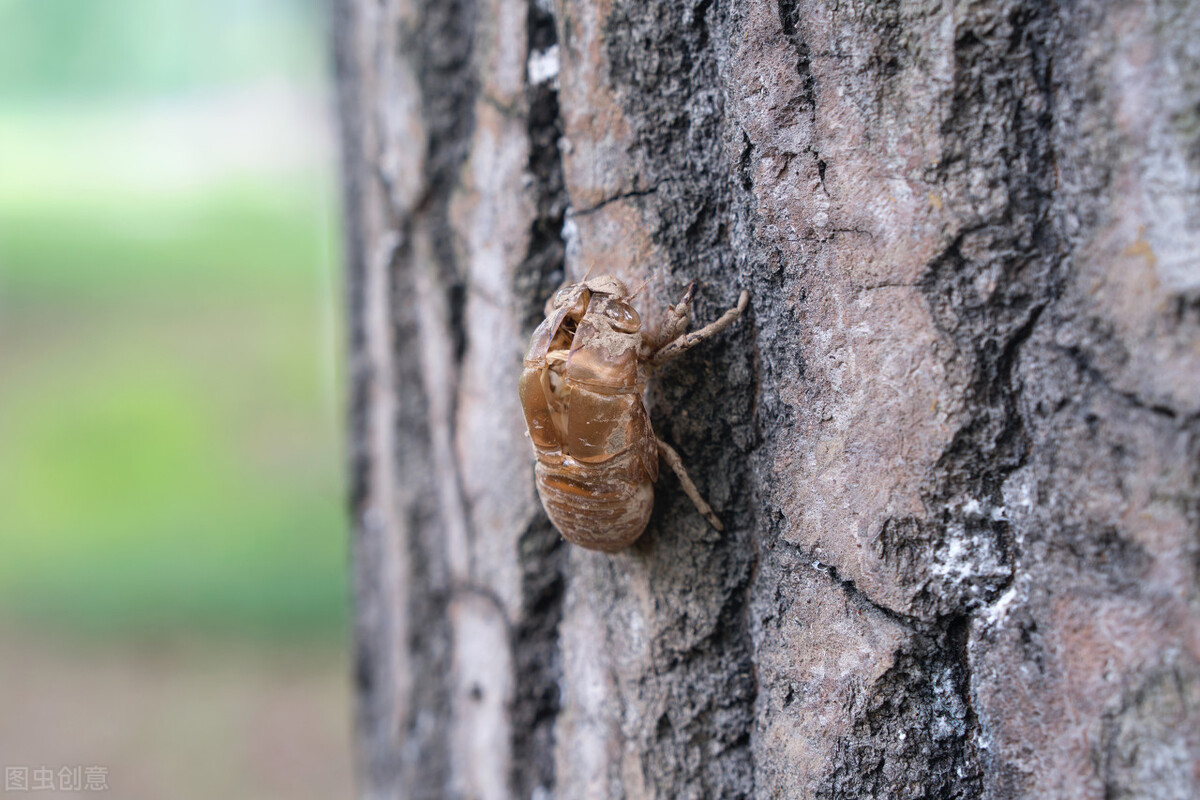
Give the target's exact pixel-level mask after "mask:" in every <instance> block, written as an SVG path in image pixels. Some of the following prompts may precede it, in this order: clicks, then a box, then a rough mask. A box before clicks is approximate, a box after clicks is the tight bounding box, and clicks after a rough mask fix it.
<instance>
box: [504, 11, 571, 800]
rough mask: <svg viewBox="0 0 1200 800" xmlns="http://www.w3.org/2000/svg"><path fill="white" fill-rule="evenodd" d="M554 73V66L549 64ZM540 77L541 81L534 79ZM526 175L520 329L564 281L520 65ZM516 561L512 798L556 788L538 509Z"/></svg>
mask: <svg viewBox="0 0 1200 800" xmlns="http://www.w3.org/2000/svg"><path fill="white" fill-rule="evenodd" d="M525 30H526V43H527V48H528V52H527V54H526V56H527V57H526V63H528V62H529V60H530V59H545V60H547V61H549V62H550V63H553V61H554V59H555V58H556V55H555V54H556V53H557V48H558V34H557V29H556V27H555V20H554V17H553V15H552V14H551V13H550V11H549V10H548V5H547V4H545V3H543V2H539V0H529V3H528V8H527V14H526V20H525ZM550 73H553V70H550ZM535 78H540V79H539V80H536V81H535V80H534V79H535ZM526 80H527V82H526V89H525V99H526V115H527V116H526V130H527V134H528V137H529V161H528V167H527V169H528V174H529V176H530V178H531V179H532V187H531V189H530V191H531V192H532V194H533V198H534V202H535V204H536V214H535V216H534V219H533V221H532V223H531V225H530V235H529V245H528V249H527V251H526V253H525V258H524V259H523V260H522V262H521V264H520V265H519V266H518V268H517V270H516V274H515V280H514V287H513V293H514V295H515V297H516V298H517V301H518V303H519V304H520V305H519V307H518V314H519V320H520V322H521V329H522V332H523V333H526V334H529V333H532V331H533V328H534V327H536V326H537V324H538V322H540V320H541V317H542V313H543V312H542V308H543V306H544V304H545V301H546V298H547V297H549V295H550V294H551V293H552V292H553V291H554V290H555V289H556V288H557V287H558V285H559V284H560V283H561V282H562V280H563V275H564V258H565V254H566V246H565V243H564V241H563V236H562V226H563V215H564V212H565V210H566V206H567V195H566V189H565V187H564V183H563V172H562V154H561V153H560V152H559V141H560V139H561V137H562V120H561V118H560V110H559V105H558V88H557V86H558V83H557V76H556V75H554V74H543V75H530V73H529V70H527V71H526ZM517 548H518V553H517V557H518V560H519V563H520V565H521V615H520V618H519V619H518V621H517V624H516V626H515V630H514V641H513V655H514V665H513V668H514V670H515V674H514V676H513V677H514V684H515V685H514V689H513V701H512V751H513V761H512V763H513V774H512V778H511V782H512V789H513V796H514V797H517V798H530V797H543V796H552V795H553V792H554V788H555V758H554V729H555V724H556V722H557V719H558V713H559V709H560V705H561V698H560V695H559V683H560V682H561V680H562V654H561V652H560V649H559V638H558V632H559V623H560V622H561V621H562V617H563V595H564V591H565V588H566V561H567V549H566V546H565V544H564V542H563V540H562V537H561V536H560V535H559V533H558V531H556V530H555V529H554V527H553V526H552V525H550V522H549V520H547V519H546V518H545V517H544V516H542V515H538V517H537V518H536V519H535V520H533V521H532V522H531V523H530V524H529V526H528V527H527V528H526V529H525V531H524V532H523V533H522V534H521V536H520V537H519V538H518V540H517Z"/></svg>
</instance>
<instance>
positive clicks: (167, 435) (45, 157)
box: [0, 0, 349, 797]
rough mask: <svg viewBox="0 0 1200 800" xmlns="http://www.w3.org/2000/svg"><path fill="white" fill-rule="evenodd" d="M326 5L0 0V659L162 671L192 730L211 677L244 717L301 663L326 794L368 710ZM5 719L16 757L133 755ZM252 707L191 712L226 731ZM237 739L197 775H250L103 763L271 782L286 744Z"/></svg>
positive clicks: (5, 739)
mask: <svg viewBox="0 0 1200 800" xmlns="http://www.w3.org/2000/svg"><path fill="white" fill-rule="evenodd" d="M326 24H327V20H326V10H325V8H324V6H323V4H322V3H320V2H316V0H0V625H2V626H3V630H4V634H3V638H2V639H0V657H2V658H3V662H4V663H3V664H2V665H0V669H3V670H7V672H0V684H11V683H12V680H15V679H16V678H15V677H14V675H13V673H12V671H13V670H17V671H21V670H24V672H21V675H22V676H23V677H22V678H21V680H24V681H26V682H28V681H30V680H33V681H35V682H36V681H37V680H42V681H44V682H45V681H49V680H50V678H48V677H45V676H51V675H57V677H56V678H54V680H56V681H57V683H47V685H45V686H44V687H42V689H41V690H40V691H44V692H46V693H53V692H56V691H57V692H59V693H62V692H67V693H68V694H70V692H71V691H73V690H74V689H73V686H74V688H78V685H79V681H80V680H83V679H82V678H81V677H80V675H75V674H74V673H72V672H71V671H70V669H71V667H69V665H70V664H75V665H76V666H75V667H74V668H76V669H77V670H80V671H86V670H88V668H89V666H94V665H96V664H109V665H110V666H111V667H112V668H111V673H112V675H113V676H114V677H117V676H119V680H118V684H120V686H123V687H124V688H123V689H122V688H119V687H118V686H112V687H108V689H104V688H103V687H101V688H99V689H97V687H95V686H93V685H92V684H91V683H88V685H89V686H90V687H91V688H90V689H89V694H88V695H87V696H86V698H84V697H82V696H81V700H80V703H79V705H81V706H83V708H80V709H76V711H77V712H78V715H79V717H80V718H82V717H86V716H87V715H88V713H89V708H88V702H102V701H98V700H97V699H96V694H97V692H99V693H101V694H103V693H105V692H108V693H109V695H110V696H120V692H121V691H125V692H128V693H129V695H130V699H129V701H128V702H127V703H125V706H124V707H126V708H129V707H130V706H131V705H132V706H133V707H137V706H138V701H137V700H136V699H134V698H139V697H140V698H145V697H151V698H154V697H159V695H155V694H154V693H155V692H159V693H160V695H161V698H160V700H161V702H158V701H155V702H147V703H146V705H147V713H148V714H149V715H150V718H149V719H148V720H145V721H144V722H145V723H146V724H151V723H153V724H156V725H162V724H171V723H170V720H174V721H175V723H178V722H179V719H180V718H181V715H182V718H183V719H184V728H185V729H188V730H191V729H190V728H187V724H186V720H187V719H188V716H187V715H188V714H189V713H191V711H189V709H191V706H190V705H188V704H189V703H194V702H197V700H196V697H195V696H196V694H197V692H200V693H201V694H202V695H203V693H205V692H206V693H207V695H204V697H207V700H206V701H205V702H206V703H207V704H208V707H209V708H210V709H211V708H212V707H214V705H215V706H216V707H219V706H220V701H219V698H221V697H225V698H232V697H243V698H246V699H244V701H243V702H242V709H241V711H240V712H239V713H242V712H244V711H245V708H244V707H245V705H246V704H247V703H249V704H250V705H253V704H254V703H256V702H259V701H260V700H261V699H262V698H261V697H257V696H256V692H253V691H250V690H249V689H248V688H247V687H249V686H258V687H273V688H263V689H262V690H261V691H259V692H257V695H261V694H263V693H266V694H270V693H271V692H272V691H275V690H276V689H278V687H277V686H274V684H275V683H281V684H282V685H293V684H294V683H295V681H300V682H301V683H302V684H304V685H305V686H306V687H307V689H306V690H305V691H306V693H307V694H308V695H319V698H317V699H315V700H314V699H312V698H311V697H310V698H309V699H308V700H303V701H297V700H296V698H295V697H291V699H290V700H289V701H288V702H289V703H291V708H292V710H293V712H294V709H295V706H296V704H297V702H299V703H300V704H301V705H303V703H304V702H310V703H313V704H314V705H313V709H312V710H313V715H314V716H313V718H312V719H311V720H308V722H307V723H305V722H304V721H296V720H293V721H292V722H290V723H289V725H287V726H284V727H285V728H290V727H300V728H303V727H304V726H305V725H306V724H307V725H309V726H320V725H325V726H327V727H329V728H330V731H329V733H328V736H327V737H326V738H321V737H320V736H318V737H316V740H314V741H313V742H311V744H312V746H313V747H315V748H325V749H329V748H333V749H334V750H335V751H336V752H330V753H326V754H323V755H321V756H319V757H320V758H322V759H323V760H324V761H325V762H326V763H327V764H332V766H331V767H330V770H329V771H328V774H327V775H326V774H324V773H322V776H323V777H322V778H321V780H327V781H329V782H330V783H328V784H322V783H320V781H316V785H318V786H319V787H324V788H321V789H320V791H321V792H322V794H314V795H313V796H329V790H328V786H341V783H340V782H342V781H345V780H348V779H347V778H346V766H345V764H346V761H347V755H346V752H345V750H346V744H345V735H344V730H343V729H344V728H345V727H347V726H348V724H349V722H348V720H349V709H348V702H349V701H348V699H347V697H348V692H347V691H346V688H345V686H344V683H345V680H344V674H345V673H344V657H343V656H342V655H341V653H342V652H343V651H344V649H345V636H346V633H345V631H346V628H347V623H346V620H347V614H348V609H347V587H346V524H345V521H344V517H343V502H342V496H343V492H342V474H341V467H342V463H343V462H342V449H341V440H340V437H341V422H340V420H341V403H342V400H341V389H340V384H339V380H340V375H341V367H340V364H339V358H340V348H341V337H340V331H341V323H340V319H339V313H340V306H339V300H340V298H339V280H338V276H337V268H336V263H337V257H338V252H339V244H338V232H337V213H338V212H337V200H338V195H337V189H336V169H335V147H334V144H333V135H332V131H333V129H334V126H333V122H332V119H331V110H332V99H331V94H330V86H329V78H328V74H327V73H328V64H329V58H328V55H327V48H326V38H327V37H326ZM198 653H203V654H204V656H203V657H202V658H198V656H197V654H198ZM213 653H218V655H217V656H214V655H213ZM221 654H223V655H221ZM213 658H216V659H217V661H213ZM38 659H43V660H47V664H45V665H43V666H42V667H41V668H39V667H38ZM164 659H165V661H164ZM164 664H166V665H167V666H165V667H164ZM280 664H285V665H288V666H287V667H286V669H285V672H286V673H287V675H290V676H291V678H290V679H291V680H292V681H293V683H292V684H289V683H288V682H287V680H284V679H282V678H281V679H280V681H275V680H274V676H275V673H276V672H278V671H279V669H280ZM122 665H124V666H122ZM148 665H149V666H148ZM197 665H199V666H197ZM63 669H66V670H67V671H66V672H62V671H61V670H63ZM145 669H149V670H150V672H149V673H148V675H150V676H153V675H159V674H165V675H167V676H168V677H169V678H170V680H167V681H166V682H165V683H164V682H163V681H161V680H160V681H158V682H157V683H155V682H154V680H155V679H154V678H153V677H147V678H146V680H144V681H139V680H136V679H135V678H136V677H137V674H138V670H145ZM56 670H59V671H58V672H56ZM155 670H157V672H155ZM131 671H132V677H131ZM264 671H265V672H264ZM81 674H82V673H81ZM87 674H88V676H89V677H88V681H92V680H93V679H94V678H95V676H96V675H97V674H104V670H103V669H97V670H92V671H90V672H88V673H87ZM39 675H40V676H43V677H41V678H39V677H38V676H39ZM73 675H74V677H72V676H73ZM213 675H224V676H225V684H223V687H224V688H222V685H221V684H220V682H218V683H217V684H213V682H212V680H211V677H212V676H213ZM6 678H8V679H12V680H6ZM72 681H75V684H72ZM172 681H175V682H174V683H172ZM189 681H190V683H189ZM122 682H123V683H122ZM197 682H199V683H197ZM239 682H240V683H239ZM306 682H307V683H306ZM198 685H199V686H203V687H204V688H203V689H202V690H201V689H197V686H198ZM148 686H149V688H147V687H148ZM10 689H11V687H10ZM22 691H23V694H22V696H23V697H24V696H26V695H28V694H29V692H25V691H24V690H22ZM31 691H33V693H34V695H36V692H37V691H38V690H37V689H36V688H35V689H34V690H31ZM222 691H224V694H222ZM147 692H148V693H149V694H147ZM114 693H115V695H114ZM322 693H323V694H322ZM185 695H186V697H185ZM31 696H32V695H31ZM289 697H290V695H289ZM88 698H90V700H89V699H88ZM176 699H178V700H179V701H180V703H181V705H179V707H178V708H175V709H174V711H171V710H170V709H169V708H168V709H164V707H163V704H164V703H165V704H166V705H167V706H168V707H170V706H171V704H172V703H173V702H174V701H175V700H176ZM279 702H280V703H283V702H284V701H283V700H280V701H279ZM13 703H17V701H16V700H14V699H13V698H9V697H6V696H5V695H4V694H3V691H2V690H0V707H4V708H5V709H6V711H9V712H11V708H12V705H13ZM18 705H19V704H18ZM229 705H230V708H237V707H238V704H237V703H236V702H233V701H232V700H230V703H229ZM22 707H24V706H22ZM193 710H194V709H193ZM276 710H278V709H276ZM92 711H94V712H95V713H97V714H99V713H108V712H105V711H104V710H103V708H100V707H94V708H92ZM270 711H271V710H270V709H268V710H267V712H266V713H268V714H269V713H270ZM26 713H27V714H28V715H29V716H30V717H35V716H37V715H39V714H41V713H42V712H39V711H37V706H30V707H29V709H28V710H27V712H26ZM63 713H67V712H63ZM289 713H292V712H289ZM343 715H344V716H343ZM210 716H211V714H210ZM5 717H6V719H5V721H4V722H3V728H0V760H3V761H4V762H5V764H13V763H18V764H19V763H22V762H20V761H19V759H21V758H24V759H28V760H32V762H33V764H34V765H36V764H38V763H42V762H49V763H57V762H56V761H55V759H56V758H57V759H58V761H62V759H64V758H66V757H67V755H66V753H75V754H76V755H75V756H72V757H77V758H83V759H85V760H86V761H87V763H107V762H105V761H104V759H106V758H107V759H109V760H113V759H117V760H118V761H119V759H120V758H121V757H123V756H121V755H120V754H119V753H117V754H114V753H115V752H116V751H110V750H111V749H110V750H104V748H101V752H95V748H93V751H91V752H84V751H83V750H80V749H79V747H82V746H83V745H80V744H79V743H70V742H68V741H66V740H65V739H64V738H63V737H64V736H66V737H69V735H70V734H69V733H65V732H63V731H62V730H58V731H57V732H55V733H53V734H47V737H46V739H45V740H44V741H43V742H42V744H41V745H40V746H41V747H42V748H43V750H50V751H51V752H37V751H36V747H37V741H39V740H37V739H36V737H34V742H33V743H32V744H31V743H30V741H29V738H28V736H26V735H25V734H27V733H29V731H30V730H31V729H32V727H33V726H35V723H36V724H40V723H38V721H37V720H35V719H32V718H29V719H27V718H23V717H21V715H20V714H14V713H7V714H6V715H5ZM238 719H240V718H239V717H237V715H236V714H234V715H233V716H231V717H230V718H229V719H224V720H215V721H214V720H213V719H209V718H207V717H205V718H204V720H206V721H202V724H201V723H198V725H199V727H198V728H196V730H193V731H192V733H194V734H196V735H198V736H200V738H201V739H202V740H205V741H207V739H205V737H208V738H210V739H212V741H213V747H216V748H221V747H233V744H232V743H231V742H232V740H231V739H230V737H231V736H233V738H234V739H235V740H236V739H237V736H240V735H242V734H245V733H246V732H245V728H246V727H247V725H249V726H250V727H253V725H251V724H250V723H245V721H244V720H242V721H241V722H239V721H238ZM68 723H69V721H68ZM75 723H76V726H77V727H78V726H79V725H80V724H81V723H80V719H76V720H75ZM293 723H294V724H293ZM134 725H135V727H136V722H135V723H134ZM205 726H207V727H205ZM333 726H337V728H336V730H334V729H333ZM85 727H86V726H85ZM268 727H269V726H268ZM10 728H11V729H12V730H10ZM230 731H240V732H241V733H238V734H231V733H230ZM125 733H129V734H130V735H134V734H135V733H136V731H132V732H131V731H125ZM308 733H309V734H311V733H312V731H311V730H309V731H308ZM180 735H181V736H182V737H183V738H184V739H187V738H188V735H187V734H185V733H183V732H181V733H180ZM246 735H249V734H246ZM275 735H278V733H276V734H275ZM135 738H136V737H135ZM193 738H194V737H193ZM310 738H311V737H310ZM238 741H240V740H238ZM247 741H249V740H247ZM192 744H193V745H195V742H194V741H193V742H192ZM237 747H238V748H240V749H239V752H238V753H232V752H231V753H227V754H226V755H227V756H228V757H229V759H232V760H231V761H228V759H227V761H228V763H226V762H225V761H222V760H221V759H222V758H223V756H221V755H219V754H218V755H213V754H209V755H210V756H212V758H215V759H216V760H215V763H216V764H217V765H218V766H217V767H216V768H213V769H208V770H206V771H205V773H206V774H208V773H213V775H210V777H213V780H215V779H216V778H215V777H214V776H215V774H216V772H219V771H220V769H222V768H221V767H220V766H219V765H220V764H225V766H224V768H223V769H224V770H225V773H223V774H222V776H221V780H225V781H232V783H228V784H226V783H211V782H206V780H205V779H202V778H199V777H197V778H194V779H193V780H192V781H191V782H190V783H189V785H188V786H187V787H183V786H179V785H176V786H173V787H172V788H171V790H170V791H166V793H165V794H164V791H165V790H164V788H163V786H162V785H161V782H160V783H155V779H154V778H153V774H154V770H153V769H152V768H151V766H150V765H149V763H148V760H147V759H145V758H143V759H142V760H141V761H140V762H139V763H138V764H137V765H135V766H129V767H128V768H125V769H122V768H119V767H118V766H114V767H113V770H112V773H113V777H112V779H111V780H110V784H113V783H116V784H118V785H119V787H118V788H120V787H123V788H124V789H125V790H126V791H125V792H119V794H121V795H122V796H130V797H133V796H141V795H139V793H138V792H139V791H144V793H145V794H144V796H171V797H188V796H211V794H206V792H208V793H211V792H215V791H232V792H233V794H234V796H263V797H266V796H275V795H274V794H272V792H273V791H274V789H272V788H271V787H272V786H274V785H275V784H272V783H271V781H272V780H275V779H276V776H275V775H274V772H276V771H286V770H287V769H288V767H286V766H281V767H279V768H278V769H275V768H272V767H270V766H269V765H270V764H273V763H274V762H273V761H272V760H271V758H265V759H264V758H258V759H253V758H250V757H249V756H246V755H245V754H244V753H243V752H242V751H244V750H246V749H247V748H250V749H253V743H251V744H245V746H242V745H238V746H237ZM72 748H75V749H72ZM56 753H58V754H60V755H57V756H56ZM173 757H174V756H172V755H170V754H168V753H164V754H162V755H161V758H159V759H158V762H156V763H166V764H170V763H173V762H172V758H173ZM197 757H200V756H197ZM314 757H317V756H316V754H314ZM307 758H309V756H308V755H306V754H305V753H304V752H298V753H297V754H296V758H295V759H292V760H295V761H297V762H299V761H304V760H305V759H307ZM211 760H212V759H211V758H210V761H211ZM292 760H289V759H284V762H281V763H283V764H285V765H286V764H291V763H292ZM264 764H267V766H264ZM239 765H240V766H239ZM172 769H173V770H174V772H173V773H172V774H178V773H179V771H180V768H179V767H178V765H176V766H175V767H173V768H172ZM256 770H257V771H259V772H264V774H265V777H264V775H259V777H258V778H255V777H254V775H253V774H252V773H255V772H256ZM241 772H244V773H246V774H245V775H244V776H242V777H241V778H238V777H237V775H239V774H240V773H241ZM122 780H124V781H125V783H122ZM256 780H257V781H259V782H258V783H255V782H254V781H256ZM239 781H241V782H239ZM246 781H249V783H246ZM264 781H265V782H264ZM308 783H309V784H314V781H313V780H309V781H308ZM281 785H282V784H281ZM139 786H140V787H141V789H140V790H139V789H138V787H139ZM239 787H240V788H239ZM247 787H253V788H247ZM343 788H344V789H345V791H344V792H338V794H348V793H349V789H348V786H345V787H343ZM243 790H244V791H243ZM278 796H308V795H307V794H305V793H304V792H300V793H299V794H297V793H296V791H295V787H291V788H287V787H286V786H285V787H284V788H280V789H279V791H278Z"/></svg>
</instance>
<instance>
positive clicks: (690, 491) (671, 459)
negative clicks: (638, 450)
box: [658, 439, 725, 531]
mask: <svg viewBox="0 0 1200 800" xmlns="http://www.w3.org/2000/svg"><path fill="white" fill-rule="evenodd" d="M658 453H659V455H660V456H662V459H663V461H666V462H667V464H668V465H669V466H670V467H671V470H672V471H673V472H674V473H675V474H676V475H678V476H679V483H680V484H681V485H682V486H683V491H684V494H686V495H687V496H688V498H689V499H690V500H691V501H692V503H693V504H694V505H695V506H696V510H697V511H699V512H700V513H701V514H702V515H703V516H704V518H705V519H707V520H708V522H709V524H710V525H712V526H713V527H714V528H716V529H717V530H719V531H723V530H725V526H724V525H722V524H721V520H719V519H717V515H716V514H715V513H713V510H712V506H710V505H709V504H708V503H706V502H704V498H703V497H701V496H700V490H699V489H697V488H696V484H694V483H692V479H691V478H690V477H689V476H688V474H687V470H686V469H684V466H683V460H682V459H680V458H679V453H676V452H675V448H673V447H671V445H669V444H667V443H666V442H664V441H663V440H662V439H659V440H658Z"/></svg>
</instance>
